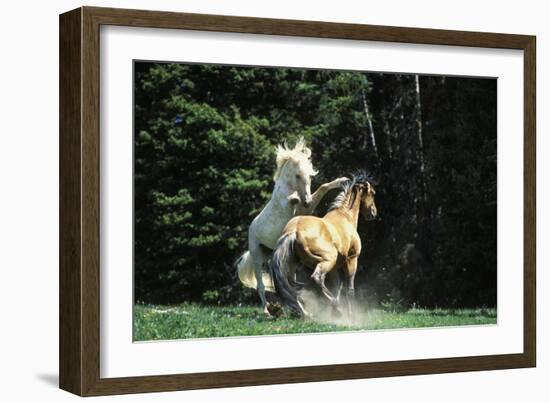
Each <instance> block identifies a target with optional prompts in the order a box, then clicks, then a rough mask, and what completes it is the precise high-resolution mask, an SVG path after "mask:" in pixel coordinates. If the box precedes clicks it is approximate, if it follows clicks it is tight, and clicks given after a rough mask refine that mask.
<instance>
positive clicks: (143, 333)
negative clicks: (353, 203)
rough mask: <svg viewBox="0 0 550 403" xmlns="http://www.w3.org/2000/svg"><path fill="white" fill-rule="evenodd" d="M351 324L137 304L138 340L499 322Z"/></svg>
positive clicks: (479, 313)
mask: <svg viewBox="0 0 550 403" xmlns="http://www.w3.org/2000/svg"><path fill="white" fill-rule="evenodd" d="M356 316H357V317H356V318H355V319H354V320H353V321H352V322H351V321H349V320H348V319H346V318H331V317H323V315H316V316H315V317H316V319H315V320H303V319H296V318H291V317H289V316H287V315H286V316H282V317H279V318H277V319H269V318H266V317H264V315H263V313H262V311H261V309H260V308H259V307H251V306H242V307H236V306H227V307H225V306H224V307H217V306H202V305H198V304H181V305H175V306H160V305H136V306H135V310H134V340H135V341H146V340H170V339H187V338H203V337H226V336H252V335H274V334H292V333H318V332H335V331H350V330H378V329H402V328H419V327H440V326H463V325H486V324H496V310H495V309H458V310H449V309H435V310H426V309H411V310H409V311H406V312H387V311H383V310H371V311H368V312H365V313H362V314H357V315H356Z"/></svg>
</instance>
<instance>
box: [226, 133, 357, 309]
mask: <svg viewBox="0 0 550 403" xmlns="http://www.w3.org/2000/svg"><path fill="white" fill-rule="evenodd" d="M310 158H311V150H310V149H309V148H308V147H307V146H306V144H305V141H304V139H303V138H300V139H299V140H298V142H297V143H296V146H295V147H294V148H293V149H289V148H288V147H287V145H286V144H285V145H284V146H281V145H279V146H277V169H276V171H275V175H274V177H273V179H274V181H275V187H274V189H273V194H272V195H271V200H269V203H267V205H266V206H265V207H264V209H263V210H262V211H261V212H260V214H259V215H258V216H256V218H255V219H254V221H252V224H251V225H250V228H249V230H248V251H246V252H245V253H244V254H243V255H241V257H240V258H239V259H238V260H237V272H238V275H239V279H240V281H241V283H242V284H243V285H244V286H246V287H249V288H255V289H257V290H258V295H259V296H260V300H261V303H262V306H263V308H264V313H265V314H266V315H268V316H270V315H271V314H270V312H269V309H268V308H269V303H268V302H267V300H266V297H265V291H266V290H268V291H275V287H274V286H273V281H272V279H271V276H270V275H269V273H268V272H267V270H264V265H265V264H266V263H267V260H268V258H269V256H270V255H271V252H272V251H273V249H275V246H276V244H277V240H278V239H279V237H280V236H281V234H282V232H283V229H284V227H285V225H286V224H287V223H288V222H289V221H290V219H291V218H292V217H294V216H296V215H311V214H312V213H313V210H314V209H315V207H317V205H318V204H319V202H320V201H321V199H322V198H323V196H324V195H325V194H326V193H327V192H328V191H329V190H331V189H337V188H339V187H340V186H341V184H342V183H343V182H345V181H347V178H338V179H336V180H334V181H332V182H329V183H325V184H323V185H321V186H319V188H318V189H317V191H315V193H313V194H311V177H312V176H315V175H316V174H317V171H316V170H315V169H314V168H313V165H312V163H311V159H310Z"/></svg>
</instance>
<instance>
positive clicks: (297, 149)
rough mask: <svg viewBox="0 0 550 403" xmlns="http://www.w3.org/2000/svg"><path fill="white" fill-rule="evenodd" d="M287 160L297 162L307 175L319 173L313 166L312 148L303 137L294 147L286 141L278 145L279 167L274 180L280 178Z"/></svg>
mask: <svg viewBox="0 0 550 403" xmlns="http://www.w3.org/2000/svg"><path fill="white" fill-rule="evenodd" d="M287 161H292V162H294V163H296V164H297V165H298V166H299V167H300V169H301V170H302V171H303V172H304V173H305V174H306V175H309V176H315V175H317V171H316V170H315V169H314V168H313V164H312V163H311V150H310V149H309V148H308V147H307V146H306V142H305V140H304V138H303V137H300V138H299V139H298V142H297V143H296V145H295V146H294V148H292V149H290V148H288V146H287V145H286V143H284V145H280V144H279V145H278V146H277V169H276V171H275V175H274V176H273V180H275V181H277V179H279V176H280V175H281V172H282V170H283V166H284V165H285V163H286V162H287Z"/></svg>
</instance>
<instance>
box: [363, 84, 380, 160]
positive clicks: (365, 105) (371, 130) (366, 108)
mask: <svg viewBox="0 0 550 403" xmlns="http://www.w3.org/2000/svg"><path fill="white" fill-rule="evenodd" d="M361 98H362V99H363V109H364V111H365V116H366V118H367V124H368V133H369V135H370V142H371V145H372V149H373V150H374V155H376V157H377V158H378V147H377V146H376V139H375V137H374V128H373V126H372V119H371V116H370V112H369V104H368V102H367V96H366V95H365V91H361ZM365 145H366V141H365ZM365 148H366V147H365Z"/></svg>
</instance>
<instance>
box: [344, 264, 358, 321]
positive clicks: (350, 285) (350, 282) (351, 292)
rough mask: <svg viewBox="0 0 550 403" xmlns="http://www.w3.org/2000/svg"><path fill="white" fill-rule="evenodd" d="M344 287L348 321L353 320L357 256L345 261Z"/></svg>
mask: <svg viewBox="0 0 550 403" xmlns="http://www.w3.org/2000/svg"><path fill="white" fill-rule="evenodd" d="M345 272H346V286H347V290H348V291H347V294H348V295H347V300H348V315H349V319H350V320H351V319H352V318H353V305H354V303H355V273H356V272H357V256H356V257H353V258H351V259H348V260H347V261H346V270H345Z"/></svg>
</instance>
